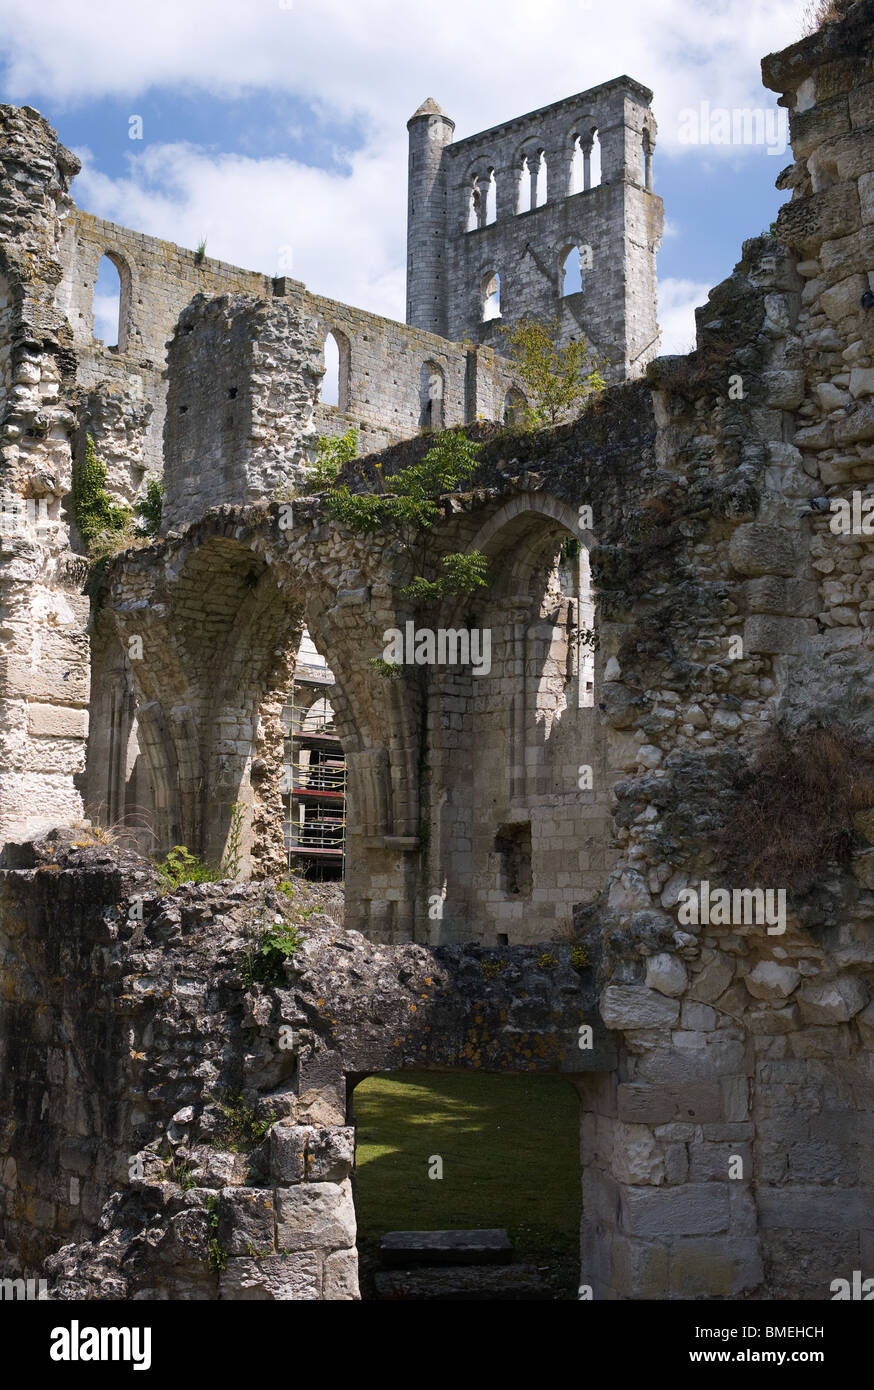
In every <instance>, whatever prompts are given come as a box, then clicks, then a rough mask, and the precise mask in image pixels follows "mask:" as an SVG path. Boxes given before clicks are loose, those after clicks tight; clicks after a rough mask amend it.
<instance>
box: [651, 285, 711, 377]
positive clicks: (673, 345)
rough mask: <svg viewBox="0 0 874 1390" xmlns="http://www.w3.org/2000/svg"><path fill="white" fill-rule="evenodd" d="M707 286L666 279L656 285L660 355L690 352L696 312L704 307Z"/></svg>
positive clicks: (708, 286) (692, 343) (707, 291)
mask: <svg viewBox="0 0 874 1390" xmlns="http://www.w3.org/2000/svg"><path fill="white" fill-rule="evenodd" d="M710 288H711V287H710V285H706V284H702V283H701V282H699V281H695V280H681V279H676V278H671V277H668V278H666V279H664V280H660V281H659V327H660V328H661V330H662V338H661V343H660V345H659V353H660V354H661V355H662V356H663V357H667V356H669V355H670V354H671V353H677V352H680V353H682V352H691V351H692V349H693V348H694V347H695V310H696V308H697V307H698V305H699V304H706V303H707V296H708V294H709V293H710Z"/></svg>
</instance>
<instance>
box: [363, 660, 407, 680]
mask: <svg viewBox="0 0 874 1390" xmlns="http://www.w3.org/2000/svg"><path fill="white" fill-rule="evenodd" d="M367 664H368V666H372V667H373V669H374V671H375V672H376V674H377V675H378V676H384V677H385V679H386V680H389V681H396V680H399V679H400V677H401V676H402V675H403V674H404V668H403V666H401V665H399V664H398V662H397V661H386V660H385V658H384V657H381V656H369V657H368V658H367Z"/></svg>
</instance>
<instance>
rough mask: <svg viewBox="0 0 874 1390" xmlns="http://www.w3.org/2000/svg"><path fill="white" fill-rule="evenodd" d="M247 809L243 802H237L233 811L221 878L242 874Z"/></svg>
mask: <svg viewBox="0 0 874 1390" xmlns="http://www.w3.org/2000/svg"><path fill="white" fill-rule="evenodd" d="M244 816H245V807H244V806H243V803H242V801H235V802H234V806H233V810H232V811H231V828H230V831H229V833H228V847H227V849H226V850H225V857H224V859H223V860H222V866H221V870H220V877H221V878H236V877H237V874H238V873H239V872H240V859H241V857H242V852H243V850H242V841H243V819H244Z"/></svg>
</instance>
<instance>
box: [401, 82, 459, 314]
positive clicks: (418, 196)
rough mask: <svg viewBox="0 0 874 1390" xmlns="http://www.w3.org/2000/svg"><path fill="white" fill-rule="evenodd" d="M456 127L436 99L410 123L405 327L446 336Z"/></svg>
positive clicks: (417, 112)
mask: <svg viewBox="0 0 874 1390" xmlns="http://www.w3.org/2000/svg"><path fill="white" fill-rule="evenodd" d="M454 129H455V122H454V121H452V120H450V119H449V117H448V116H447V115H446V112H445V111H443V110H442V108H441V107H440V106H438V104H437V102H436V101H434V100H433V98H431V97H429V98H428V100H427V101H423V102H422V105H421V106H420V107H419V109H418V111H416V112H415V114H414V115H412V116H411V117H410V119H409V120H408V121H407V130H408V131H409V132H410V162H409V172H408V175H407V323H409V324H413V325H414V326H415V327H416V328H426V329H428V331H429V332H431V333H441V334H442V335H443V337H444V338H445V337H446V315H447V303H448V300H447V274H446V271H447V224H446V178H445V175H444V172H443V169H444V165H443V156H444V151H445V150H446V147H447V146H448V145H449V144H450V142H451V140H452V132H453V131H454Z"/></svg>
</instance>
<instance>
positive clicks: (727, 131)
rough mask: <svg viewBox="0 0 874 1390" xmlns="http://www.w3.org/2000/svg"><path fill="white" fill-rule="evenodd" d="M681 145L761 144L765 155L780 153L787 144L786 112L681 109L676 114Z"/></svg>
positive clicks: (704, 104)
mask: <svg viewBox="0 0 874 1390" xmlns="http://www.w3.org/2000/svg"><path fill="white" fill-rule="evenodd" d="M677 139H678V140H679V142H680V144H681V145H764V146H765V147H766V148H767V151H768V154H783V153H784V152H785V150H786V148H787V146H788V144H789V113H788V112H787V111H785V110H783V109H782V108H781V109H780V110H779V111H773V110H771V111H763V110H762V108H761V107H755V108H753V109H750V108H749V107H745V106H743V107H742V106H733V107H731V108H729V107H727V106H711V105H710V102H709V101H702V102H701V103H700V104H699V106H698V107H697V109H696V108H695V107H694V106H685V107H684V108H683V110H682V111H681V112H680V113H679V130H678V131H677Z"/></svg>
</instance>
